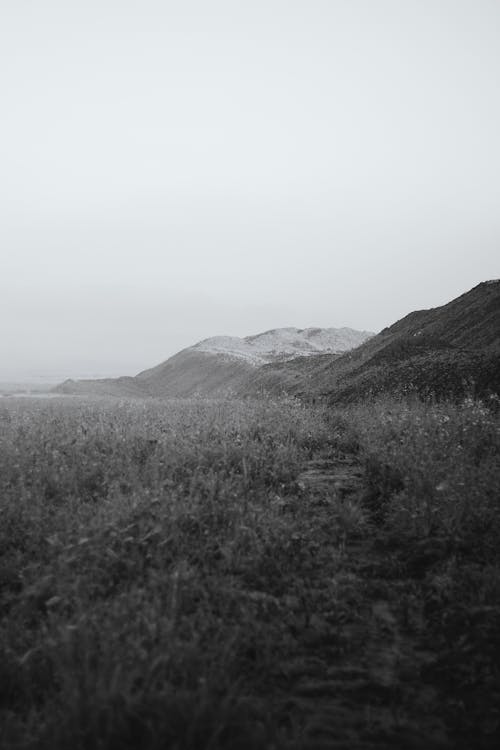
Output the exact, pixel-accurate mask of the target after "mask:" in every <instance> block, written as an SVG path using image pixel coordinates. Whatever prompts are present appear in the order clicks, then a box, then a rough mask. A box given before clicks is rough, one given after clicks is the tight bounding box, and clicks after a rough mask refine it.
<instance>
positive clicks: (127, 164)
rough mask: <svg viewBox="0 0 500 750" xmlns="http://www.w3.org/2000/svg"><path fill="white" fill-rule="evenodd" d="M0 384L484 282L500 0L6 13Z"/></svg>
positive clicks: (0, 79) (145, 3) (492, 233)
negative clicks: (15, 379) (221, 335)
mask: <svg viewBox="0 0 500 750" xmlns="http://www.w3.org/2000/svg"><path fill="white" fill-rule="evenodd" d="M0 91H1V104H0V106H1V116H0V378H3V379H6V378H8V377H12V376H15V377H28V376H31V375H34V374H40V375H47V374H54V375H56V376H59V375H60V376H78V375H85V374H89V373H96V374H97V373H100V374H103V375H107V374H120V373H124V374H125V373H129V374H133V373H135V372H137V371H138V370H140V369H143V368H145V367H147V366H150V365H153V364H156V363H158V362H160V361H161V360H163V359H165V358H166V357H168V356H170V355H171V354H173V353H174V352H175V351H178V350H179V349H181V348H183V347H185V346H188V345H190V344H192V343H194V342H195V341H197V340H199V339H202V338H205V337H208V336H212V335H216V334H231V335H240V336H244V335H247V334H251V333H257V332H259V331H262V330H266V329H269V328H275V327H280V326H298V327H306V326H313V325H314V326H339V327H340V326H351V327H353V328H360V329H367V330H374V331H378V330H380V329H381V328H382V327H384V326H386V325H389V324H390V323H392V322H394V321H395V320H397V319H398V318H400V317H402V316H403V315H405V314H406V313H408V312H410V311H411V310H414V309H421V308H425V307H435V306H437V305H440V304H443V303H445V302H447V301H449V300H450V299H452V298H453V297H455V296H457V295H458V294H461V293H462V292H464V291H467V290H468V289H469V288H471V287H472V286H474V285H475V284H477V283H478V282H479V281H481V280H485V279H488V278H494V277H497V276H500V271H499V258H500V252H499V250H500V242H499V240H500V211H499V207H500V138H499V133H500V2H499V1H498V0H196V1H195V0H193V1H190V0H175V1H174V0H59V1H57V0H1V3H0Z"/></svg>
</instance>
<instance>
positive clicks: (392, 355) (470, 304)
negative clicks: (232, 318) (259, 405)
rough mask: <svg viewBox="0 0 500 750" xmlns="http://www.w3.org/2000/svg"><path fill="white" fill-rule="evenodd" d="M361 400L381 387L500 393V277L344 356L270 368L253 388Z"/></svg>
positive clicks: (456, 394) (425, 391)
mask: <svg viewBox="0 0 500 750" xmlns="http://www.w3.org/2000/svg"><path fill="white" fill-rule="evenodd" d="M280 390H281V391H286V392H288V393H292V394H296V395H301V396H305V397H315V396H321V397H325V398H327V399H328V400H333V401H353V400H356V399H358V398H364V397H366V396H367V395H372V394H377V393H381V392H392V393H394V392H396V393H398V392H399V393H402V392H405V393H408V392H416V393H419V394H421V395H430V394H434V395H436V396H437V397H441V396H451V397H460V396H461V395H463V394H465V393H468V392H471V393H475V394H476V395H485V394H488V393H490V392H495V393H499V392H500V280H492V281H485V282H482V283H481V284H478V285H477V286H476V287H474V288H473V289H471V290H470V291H469V292H466V293H465V294H462V295H461V296H460V297H457V298H456V299H454V300H452V301H451V302H449V303H448V304H446V305H442V306H441V307H436V308H432V309H430V310H419V311H416V312H412V313H410V314H409V315H407V316H405V317H404V318H402V319H401V320H399V321H397V322H396V323H394V324H393V325H392V326H390V327H388V328H385V329H384V330H383V331H381V332H380V333H379V334H377V335H376V336H373V337H372V338H370V339H368V340H366V341H365V342H364V343H363V344H362V345H361V346H359V347H357V348H356V349H353V350H352V351H349V352H346V353H345V354H343V355H342V356H340V357H339V356H329V355H326V356H322V357H319V358H318V359H315V360H314V361H311V362H308V361H306V360H304V359H303V358H302V359H300V360H296V361H293V362H285V363H276V362H275V363H272V364H268V365H265V366H264V367H262V368H261V369H259V370H258V371H257V372H255V373H254V374H253V376H252V377H251V378H250V380H249V381H248V383H247V388H246V392H247V393H257V392H261V391H271V392H278V391H280Z"/></svg>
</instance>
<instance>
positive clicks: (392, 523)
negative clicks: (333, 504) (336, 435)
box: [341, 398, 500, 560]
mask: <svg viewBox="0 0 500 750" xmlns="http://www.w3.org/2000/svg"><path fill="white" fill-rule="evenodd" d="M496 407H497V401H496V399H490V401H489V403H488V402H487V403H484V402H481V401H475V400H473V399H471V398H467V399H466V400H465V401H464V402H463V403H461V404H450V403H446V402H440V403H434V402H432V401H427V402H426V401H420V400H417V399H414V400H408V399H405V400H396V399H388V398H384V399H379V400H376V401H373V402H370V403H365V404H363V405H359V406H353V407H350V408H348V409H346V410H344V411H343V412H342V414H341V417H342V419H343V421H344V423H345V424H347V425H348V429H349V431H350V433H351V435H353V436H355V439H356V440H357V441H358V442H359V444H360V446H361V450H362V455H363V458H364V461H365V464H366V468H367V480H368V483H369V497H368V501H369V502H371V504H372V507H373V510H374V512H375V515H376V516H377V517H378V518H379V520H383V521H384V522H385V525H386V528H389V527H391V528H393V529H394V531H395V532H397V533H398V534H401V535H402V536H403V537H404V538H405V539H406V538H415V539H424V538H427V537H431V536H443V537H446V538H448V539H450V540H455V541H456V542H457V543H458V542H460V541H461V542H463V543H464V544H465V543H466V542H467V541H469V542H470V541H471V540H473V541H474V542H476V541H477V539H478V537H479V536H480V537H481V545H480V549H478V550H477V553H478V555H480V554H484V555H485V556H487V557H488V558H489V559H490V560H491V555H495V556H496V554H497V553H498V551H499V548H498V539H499V533H500V505H499V489H500V418H499V415H498V413H497V411H498V410H497V408H496ZM344 439H345V438H344Z"/></svg>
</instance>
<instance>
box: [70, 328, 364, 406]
mask: <svg viewBox="0 0 500 750" xmlns="http://www.w3.org/2000/svg"><path fill="white" fill-rule="evenodd" d="M371 335H373V334H370V333H368V332H366V331H356V330H354V329H352V328H303V329H300V328H276V329H272V330H269V331H265V332H264V333H260V334H256V335H254V336H247V337H245V338H238V337H236V336H216V337H213V338H209V339H205V340H203V341H200V342H198V343H197V344H195V345H194V346H191V347H188V348H187V349H183V350H182V351H180V352H178V353H177V354H175V355H174V356H173V357H170V358H169V359H167V360H166V361H165V362H162V363H160V364H159V365H156V367H153V368H151V369H148V370H144V371H143V372H140V373H139V374H138V375H136V376H135V377H122V378H114V379H113V378H107V379H104V380H78V381H74V380H67V381H65V382H64V383H62V384H61V385H59V386H57V388H56V389H55V391H56V392H57V393H65V394H76V395H84V394H92V395H109V396H154V397H184V396H192V395H194V394H201V395H206V396H214V395H224V394H227V393H230V392H235V391H243V390H245V388H246V384H247V383H248V381H249V379H251V378H252V376H253V374H254V372H255V371H256V370H258V369H259V368H261V367H262V366H263V365H266V364H269V363H275V362H287V361H290V360H292V359H295V358H297V357H300V358H301V359H304V360H309V359H312V358H314V359H316V358H317V357H318V356H322V355H324V354H325V353H327V354H328V355H329V356H330V357H331V356H338V353H342V352H345V351H347V350H348V349H351V348H353V347H356V346H358V345H359V344H361V343H362V342H363V341H365V340H366V339H367V338H368V337H370V336H371ZM292 369H293V366H292ZM285 379H286V378H285ZM280 382H281V381H280Z"/></svg>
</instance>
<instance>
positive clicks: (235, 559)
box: [0, 397, 500, 750]
mask: <svg viewBox="0 0 500 750" xmlns="http://www.w3.org/2000/svg"><path fill="white" fill-rule="evenodd" d="M499 448H500V416H499V409H498V401H497V400H495V399H491V400H490V401H489V402H488V403H483V402H477V401H474V400H472V399H469V400H466V401H465V402H464V403H462V404H459V405H456V404H455V405H451V404H446V403H431V402H427V403H424V402H422V401H418V400H414V401H409V400H390V399H385V400H379V401H374V402H372V403H367V404H364V405H360V406H350V407H346V408H342V409H340V408H335V409H333V410H332V409H330V408H329V407H327V406H326V405H320V406H310V405H304V404H302V403H300V402H299V401H297V400H295V399H286V398H283V399H275V400H271V399H269V400H266V399H262V400H255V401H254V400H252V401H250V400H249V401H236V400H228V401H215V400H213V401H210V400H202V399H190V400H172V401H168V402H162V401H155V400H148V401H140V400H137V401H134V400H128V401H125V400H123V401H121V400H113V399H109V400H105V399H97V398H96V399H85V398H81V397H80V398H61V399H50V400H42V399H4V400H3V401H1V402H0V617H1V619H0V745H1V746H2V747H5V748H19V749H20V750H21V748H22V749H23V750H24V749H26V750H27V749H28V748H41V749H45V748H46V749H47V750H49V749H50V750H64V749H65V748H68V747H71V748H73V750H87V749H88V750H91V749H92V750H93V749H94V748H101V749H102V750H111V749H113V750H115V749H116V750H122V749H127V748H130V749H131V750H132V748H144V749H147V750H157V749H159V748H179V750H182V749H184V748H189V749H191V748H192V749H194V748H212V749H213V748H254V749H257V748H259V749H260V748H269V749H270V750H271V748H288V747H291V748H305V749H306V750H307V748H320V747H322V748H326V747H356V748H358V747H359V748H362V747H367V748H368V747H375V746H376V747H386V746H394V743H396V745H395V746H397V747H459V746H462V745H460V742H461V741H463V742H464V743H465V744H464V745H463V747H466V746H469V747H470V746H471V745H470V741H471V737H474V738H475V739H476V740H477V742H476V745H475V746H476V747H478V748H489V747H494V746H496V739H495V738H498V733H499V732H500V674H499V662H498V659H497V657H498V654H499V653H500V640H499V638H500V546H499V544H498V542H499V536H500V498H499V494H500V493H499V488H500V450H499ZM318 457H320V458H321V459H322V460H324V461H328V462H331V463H332V464H333V463H334V462H344V464H345V465H346V466H356V467H359V471H360V472H362V476H363V486H362V489H360V490H359V491H357V492H355V493H351V494H350V495H349V496H346V495H345V493H344V492H342V491H340V490H339V491H338V492H337V491H336V490H334V489H332V492H330V493H326V492H325V491H323V495H325V496H321V491H320V490H314V491H313V490H308V488H307V486H305V485H304V482H303V481H301V475H302V473H303V472H304V470H305V469H307V466H308V464H309V463H310V462H311V461H312V460H314V459H317V458H318ZM326 495H328V496H326ZM381 601H383V602H389V605H387V606H390V616H389V615H383V613H384V612H385V611H386V609H384V608H383V607H382V605H381V604H380V602H381ZM383 606H384V607H386V604H384V605H383ZM381 612H382V615H381V614H380V613H381ZM384 616H385V619H386V620H387V622H386V623H385V625H386V629H389V630H390V629H391V628H392V631H391V632H392V633H393V636H394V637H393V641H394V642H395V639H396V635H397V637H398V639H399V640H397V639H396V640H397V642H398V643H402V642H403V640H404V639H406V640H405V643H406V641H408V642H410V641H411V643H412V644H414V646H415V648H414V649H413V646H412V649H413V650H412V651H411V654H413V653H414V652H415V653H417V652H418V653H425V654H426V655H427V656H426V657H425V659H424V658H423V657H422V660H421V661H418V664H417V663H416V662H415V664H413V665H411V664H410V665H408V664H406V667H405V668H406V677H405V676H404V675H403V674H402V670H401V669H400V667H399V661H398V664H397V665H396V666H394V667H391V670H390V671H389V672H388V670H387V669H386V670H385V672H384V674H383V675H382V676H381V677H380V670H379V671H378V672H377V670H376V669H372V670H371V671H370V670H369V675H368V677H366V678H365V677H363V680H364V682H363V687H362V688H361V687H359V690H360V691H361V692H360V693H359V698H358V697H357V693H356V694H355V699H353V700H351V702H350V703H349V702H347V703H345V702H344V703H343V704H342V705H343V707H344V708H345V706H346V705H348V710H349V711H351V713H352V715H353V716H354V718H355V720H356V724H355V725H356V727H358V730H359V736H358V737H351V739H352V743H351V744H344V745H341V744H337V745H335V744H332V743H333V740H331V739H330V740H329V739H328V736H330V737H333V736H334V735H333V734H332V732H333V733H334V732H335V731H337V728H335V727H332V726H330V725H331V724H332V722H333V724H335V721H337V723H338V724H342V722H347V723H349V718H348V717H347V718H342V716H343V714H341V713H339V714H338V715H337V719H336V718H335V716H336V715H335V711H333V714H332V711H329V715H327V714H326V713H324V712H323V713H318V712H319V708H317V707H318V706H319V704H320V703H321V706H322V709H321V710H322V711H323V709H324V708H325V706H327V707H328V705H329V704H328V702H327V701H326V698H325V696H324V692H325V691H326V692H327V693H328V690H329V688H328V685H327V684H326V682H325V680H326V678H325V674H326V673H327V672H328V669H333V668H334V666H335V664H338V663H340V662H341V663H342V665H343V667H342V669H343V670H344V671H343V672H342V674H347V672H346V671H345V670H346V665H347V666H349V664H351V666H352V669H351V672H353V670H354V671H355V670H356V669H358V671H359V672H360V673H361V669H365V668H366V662H367V657H366V653H365V652H364V650H363V649H364V648H365V646H364V645H363V644H366V642H367V641H366V637H365V636H366V634H367V633H368V632H370V633H372V631H373V628H374V627H375V626H377V627H378V625H377V622H379V620H380V619H381V618H382V620H383V619H384ZM377 618H378V620H377ZM363 628H364V629H365V630H363ZM396 631H397V632H396ZM355 633H358V634H359V633H360V634H361V635H360V636H359V639H358V640H359V643H358V641H356V636H355ZM363 634H364V635H363ZM394 634H396V635H394ZM400 634H402V635H401V637H400ZM384 637H385V636H384ZM391 637H392V636H391ZM381 638H382V636H381ZM393 641H391V643H393ZM380 642H381V643H382V641H380ZM356 644H357V645H356ZM381 648H382V647H381ZM384 648H385V647H384ZM398 648H399V646H398ZM391 649H393V650H394V645H391ZM401 649H402V647H401V648H400V650H401ZM387 653H389V650H387ZM408 653H410V652H408ZM411 654H410V656H409V657H408V654H407V656H406V658H407V661H408V660H410V661H411V658H412V657H411ZM398 658H399V657H398ZM415 659H416V657H415ZM400 661H401V659H400ZM298 665H299V666H300V669H302V673H305V676H306V677H308V678H310V677H311V675H312V674H313V673H314V680H316V682H314V680H312V678H311V679H309V682H308V683H307V684H308V685H309V691H310V693H311V694H313V693H314V690H313V689H314V685H316V689H317V691H321V689H323V693H322V694H321V695H320V696H319V698H316V699H315V700H313V701H312V702H311V701H310V700H309V698H308V699H306V698H304V690H303V684H302V682H301V683H300V685H302V687H301V690H302V692H300V691H299V690H298V689H297V691H295V688H294V685H295V682H294V680H295V679H296V672H297V670H298V669H299V666H298ZM362 665H364V666H362ZM294 670H295V671H294ZM308 670H309V671H308ZM315 670H316V671H315ZM325 670H326V671H325ZM408 670H409V674H410V676H409V677H408ZM412 670H413V671H412ZM337 672H338V670H337ZM302 673H301V675H300V679H301V680H303V677H304V675H303V674H302ZM320 673H321V679H319V677H318V675H319V674H320ZM328 674H330V672H328ZM377 675H379V676H378V677H377ZM377 680H379V682H377ZM405 680H406V682H405ZM358 682H359V680H358ZM313 683H314V684H313ZM403 683H404V685H405V686H406V685H409V687H408V688H407V687H404V690H403V693H404V695H405V698H404V705H403V704H401V705H399V704H398V706H399V707H398V706H396V703H397V701H398V700H399V698H396V697H395V696H396V694H399V693H398V691H399V692H401V690H400V688H401V685H402V684H403ZM311 684H313V687H312V688H311ZM328 684H330V686H331V683H328ZM336 684H337V693H338V694H339V696H340V695H341V694H342V686H341V683H338V680H337V683H336ZM321 685H323V688H321ZM424 685H425V686H426V691H427V692H426V695H427V696H428V697H427V698H426V697H425V696H423V693H422V686H424ZM318 686H319V687H318ZM356 689H357V688H356ZM405 691H406V692H405ZM412 691H413V692H412ZM429 691H430V692H429ZM417 692H418V696H420V697H421V701H420V703H419V707H418V711H419V713H418V716H417V718H416V719H415V716H413V714H412V711H413V710H414V709H413V708H412V706H413V704H414V702H415V701H414V699H415V695H416V694H417ZM299 693H300V694H299ZM421 693H422V695H421ZM318 695H319V693H318ZM422 696H423V697H422ZM429 696H430V697H429ZM309 697H310V696H309ZM327 697H328V696H327ZM328 700H330V701H333V704H332V705H336V704H335V701H336V700H339V701H340V697H338V698H335V696H333V697H332V696H331V695H330V696H329V697H328ZM419 700H420V698H419ZM308 701H309V702H308ZM363 701H364V704H363ZM358 703H360V704H363V705H364V708H366V706H369V708H370V711H371V713H370V711H369V712H368V713H367V711H366V710H363V712H362V716H363V717H365V718H363V722H364V723H363V725H361V724H360V723H359V721H358V719H359V717H358V715H357V714H356V711H357V708H356V705H357V704H358ZM315 704H316V708H315V707H314V706H315ZM351 704H352V705H351ZM339 705H340V704H339ZM395 706H396V708H395ZM344 708H343V710H344ZM396 709H397V710H396ZM332 710H333V709H332ZM346 710H347V709H346ZM315 711H316V714H315ZM325 711H326V709H325ZM368 714H369V716H368ZM396 714H397V716H396ZM360 715H361V714H360ZM421 716H424V717H425V721H426V722H427V723H426V727H427V729H426V732H427V733H426V734H425V735H424V734H422V732H421V730H420V729H419V726H416V724H417V725H418V724H419V721H420V718H421ZM353 722H354V719H353ZM415 722H416V724H415ZM328 727H330V728H329V729H328ZM327 730H328V731H329V732H330V735H328V731H327ZM325 733H326V734H325ZM351 735H352V731H351ZM339 737H340V735H339ZM394 738H396V739H394ZM398 738H399V739H398ZM460 738H462V739H460ZM338 741H339V742H340V739H339V740H338ZM342 741H344V740H342ZM328 742H329V743H330V744H325V743H328ZM356 742H357V743H358V744H356ZM370 742H372V744H370ZM377 742H378V743H379V744H376V743H377ZM384 742H385V743H386V744H384ZM391 742H392V745H391V744H390V743H391ZM321 743H323V744H321ZM363 743H365V744H363ZM373 743H375V744H373ZM411 743H413V744H411ZM419 743H421V744H419ZM432 743H434V744H432ZM466 743H469V744H468V745H467V744H466Z"/></svg>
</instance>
